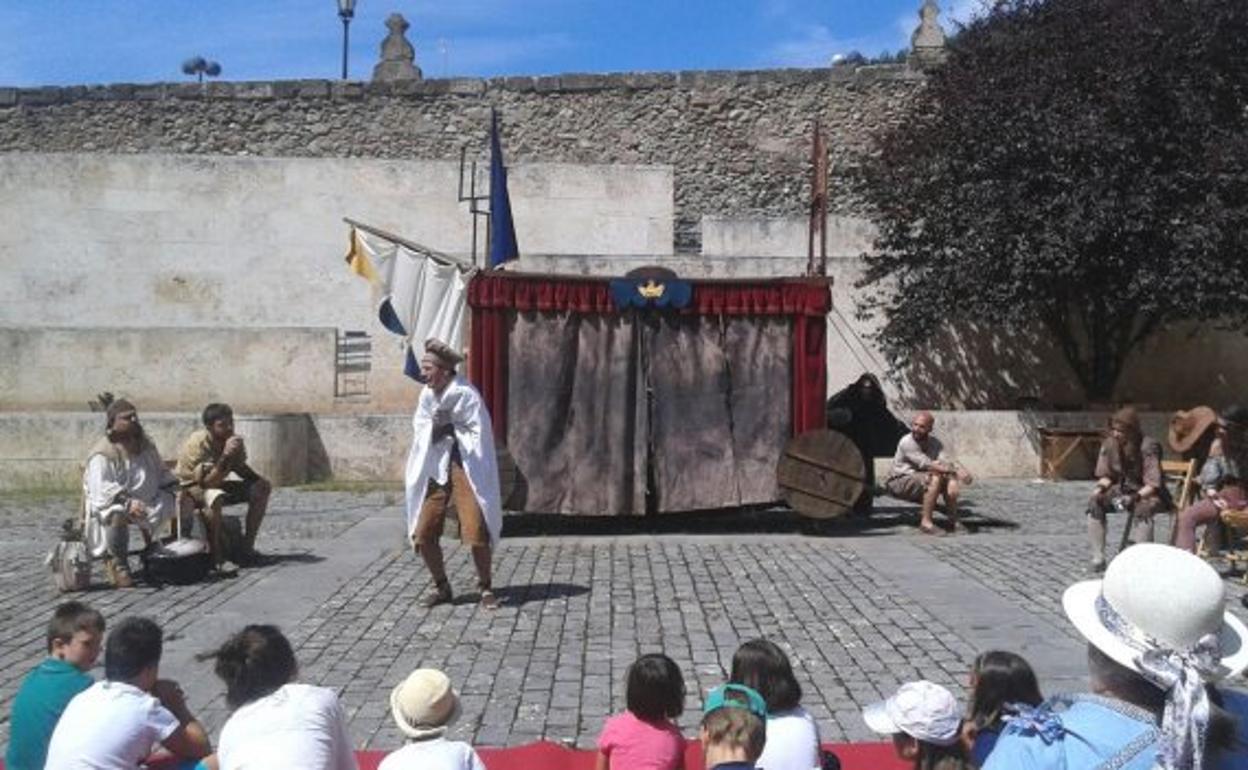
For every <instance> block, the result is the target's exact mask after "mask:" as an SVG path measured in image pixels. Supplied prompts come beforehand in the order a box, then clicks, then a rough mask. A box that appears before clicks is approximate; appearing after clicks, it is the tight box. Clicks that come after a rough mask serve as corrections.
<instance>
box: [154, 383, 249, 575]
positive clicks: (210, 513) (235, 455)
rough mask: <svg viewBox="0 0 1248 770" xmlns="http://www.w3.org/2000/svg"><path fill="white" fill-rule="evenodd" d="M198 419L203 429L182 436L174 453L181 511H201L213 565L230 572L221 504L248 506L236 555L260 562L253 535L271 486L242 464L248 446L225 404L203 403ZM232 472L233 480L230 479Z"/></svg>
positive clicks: (245, 460)
mask: <svg viewBox="0 0 1248 770" xmlns="http://www.w3.org/2000/svg"><path fill="white" fill-rule="evenodd" d="M201 421H202V422H203V423H204V427H203V428H201V429H199V430H197V431H195V432H194V433H192V434H191V435H190V436H189V437H187V439H186V441H185V442H183V444H182V449H181V451H180V452H179V453H178V465H177V471H176V472H177V475H178V480H179V481H180V482H181V484H182V506H183V508H184V510H183V511H182V513H183V515H184V516H185V515H189V514H190V513H191V512H192V511H194V510H198V511H201V512H202V513H203V516H204V522H205V525H206V528H207V530H208V544H209V547H210V548H211V549H212V554H213V561H214V563H215V564H216V566H217V569H218V570H219V571H221V572H233V571H234V570H235V565H234V563H233V562H230V561H228V560H227V559H226V547H225V543H226V539H225V528H224V522H225V519H224V515H225V513H224V507H225V506H227V505H241V504H244V503H245V504H246V505H247V518H246V521H245V525H246V526H245V529H244V533H243V550H242V553H241V554H239V555H238V558H239V559H240V560H241V561H242V562H243V564H244V565H252V564H256V563H259V562H261V561H263V557H262V556H261V555H260V554H259V553H258V552H257V551H256V537H257V535H259V534H260V523H261V522H262V521H264V514H265V511H266V510H267V508H268V505H269V494H270V493H271V492H272V490H273V487H272V485H271V484H269V482H268V480H267V479H265V478H263V477H262V476H261V475H260V474H258V473H256V472H255V471H254V470H253V469H252V467H251V466H250V465H248V464H247V448H246V447H245V446H244V445H243V437H242V436H239V435H237V434H236V433H234V411H233V410H232V409H230V407H229V405H228V404H209V405H208V406H206V407H204V412H203V414H202V415H201ZM231 474H233V475H234V476H236V477H237V478H230V475H231Z"/></svg>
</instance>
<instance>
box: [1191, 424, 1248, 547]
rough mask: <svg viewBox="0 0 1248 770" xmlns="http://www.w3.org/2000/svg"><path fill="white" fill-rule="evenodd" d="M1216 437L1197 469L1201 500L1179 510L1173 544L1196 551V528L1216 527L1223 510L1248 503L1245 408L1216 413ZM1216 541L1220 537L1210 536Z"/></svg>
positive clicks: (1247, 450)
mask: <svg viewBox="0 0 1248 770" xmlns="http://www.w3.org/2000/svg"><path fill="white" fill-rule="evenodd" d="M1216 426H1217V427H1216V429H1215V430H1216V438H1215V439H1214V442H1213V444H1212V445H1211V446H1210V448H1209V458H1208V459H1207V460H1205V464H1204V466H1202V467H1201V469H1200V500H1198V501H1196V502H1195V503H1193V504H1192V505H1189V506H1188V507H1187V508H1185V509H1183V510H1182V511H1179V522H1178V531H1177V532H1176V534H1175V541H1174V544H1175V545H1176V546H1178V547H1179V548H1183V549H1186V550H1188V551H1192V552H1195V551H1196V528H1197V527H1199V526H1201V525H1212V526H1213V527H1214V528H1215V531H1216V530H1217V528H1218V524H1217V521H1218V517H1219V516H1220V515H1221V513H1222V511H1225V510H1238V509H1241V508H1244V507H1245V506H1248V495H1246V494H1245V484H1248V409H1246V408H1244V407H1242V406H1238V405H1236V406H1229V407H1227V408H1226V409H1224V410H1222V413H1221V414H1220V415H1218V418H1217V423H1216ZM1213 539H1214V541H1215V542H1216V541H1217V540H1219V538H1216V537H1215V538H1213Z"/></svg>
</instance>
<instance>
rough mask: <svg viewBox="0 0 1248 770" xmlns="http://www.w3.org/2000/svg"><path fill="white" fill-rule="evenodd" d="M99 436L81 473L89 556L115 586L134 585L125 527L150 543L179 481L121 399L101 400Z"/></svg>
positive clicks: (170, 508)
mask: <svg viewBox="0 0 1248 770" xmlns="http://www.w3.org/2000/svg"><path fill="white" fill-rule="evenodd" d="M106 407H107V411H106V412H105V423H104V437H103V438H101V439H100V440H99V441H97V442H96V444H95V446H93V447H92V448H91V451H90V453H89V454H88V455H87V465H86V471H85V472H84V474H83V479H82V486H83V499H84V505H86V541H87V546H88V548H90V549H91V555H92V557H94V558H100V557H103V558H104V559H105V562H104V566H105V572H106V574H107V576H108V580H109V582H110V583H112V584H113V586H115V587H117V588H129V587H131V586H133V585H134V579H133V578H132V577H131V575H130V563H129V553H130V525H131V524H135V525H137V526H138V527H139V531H140V532H141V533H142V534H143V539H144V541H145V543H146V544H147V545H148V546H150V545H151V544H152V542H153V539H152V538H153V534H154V533H156V532H159V531H160V528H161V526H163V525H164V523H165V522H166V521H168V520H169V519H170V518H171V517H172V516H173V515H174V508H175V507H176V505H175V503H174V491H175V490H176V489H177V486H178V482H177V479H176V478H174V476H173V474H172V473H170V472H169V469H168V468H166V467H165V463H164V461H162V460H161V459H160V452H158V451H157V450H156V445H155V444H153V443H152V442H151V441H150V440H149V439H148V437H147V435H146V434H145V433H144V432H143V426H142V425H140V424H139V415H138V411H137V410H136V409H135V408H134V405H133V404H131V403H130V402H129V401H126V400H125V399H117V400H115V401H114V400H111V396H109V403H107V404H106Z"/></svg>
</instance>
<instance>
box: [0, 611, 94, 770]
mask: <svg viewBox="0 0 1248 770" xmlns="http://www.w3.org/2000/svg"><path fill="white" fill-rule="evenodd" d="M103 641H104V616H103V615H101V614H100V613H98V612H96V611H95V610H93V609H91V608H90V607H88V606H87V605H85V604H83V603H82V602H65V603H64V604H62V605H60V606H58V607H57V608H56V611H55V612H53V613H52V620H51V621H50V622H49V623H48V633H47V644H48V657H47V658H45V659H44V660H43V662H42V663H40V664H39V665H38V666H36V667H35V669H34V670H33V671H31V672H30V673H29V674H27V675H26V678H25V679H23V680H22V684H21V686H20V687H19V688H18V690H17V695H16V696H14V698H13V709H12V713H11V715H10V717H9V749H8V751H7V752H6V753H5V755H4V766H5V768H7V770H43V765H44V762H45V761H46V760H47V757H48V742H49V741H51V740H52V731H53V730H54V729H55V728H56V723H57V720H59V719H60V718H61V714H62V712H64V711H65V707H66V706H68V705H69V702H70V700H72V699H73V697H74V696H75V695H77V694H78V693H80V692H82V691H83V690H86V689H87V688H88V687H90V686H91V685H92V684H94V683H95V680H94V679H92V678H91V677H90V676H89V675H88V674H87V671H90V670H91V667H92V666H94V665H95V660H96V658H98V657H99V656H100V646H101V642H103Z"/></svg>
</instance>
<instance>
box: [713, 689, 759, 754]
mask: <svg viewBox="0 0 1248 770" xmlns="http://www.w3.org/2000/svg"><path fill="white" fill-rule="evenodd" d="M699 737H700V738H701V741H702V758H703V761H704V764H705V765H706V770H753V769H754V768H756V767H757V764H756V762H757V761H758V758H759V757H760V756H761V755H762V753H763V745H764V744H765V743H766V741H767V704H766V702H765V701H763V696H761V695H759V694H758V693H757V692H755V691H754V690H753V689H751V688H749V687H746V686H745V685H741V684H732V683H729V684H724V685H720V686H719V687H716V688H715V689H714V690H711V692H710V693H709V694H708V695H707V696H706V702H705V703H703V705H702V729H701V732H700V735H699Z"/></svg>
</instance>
